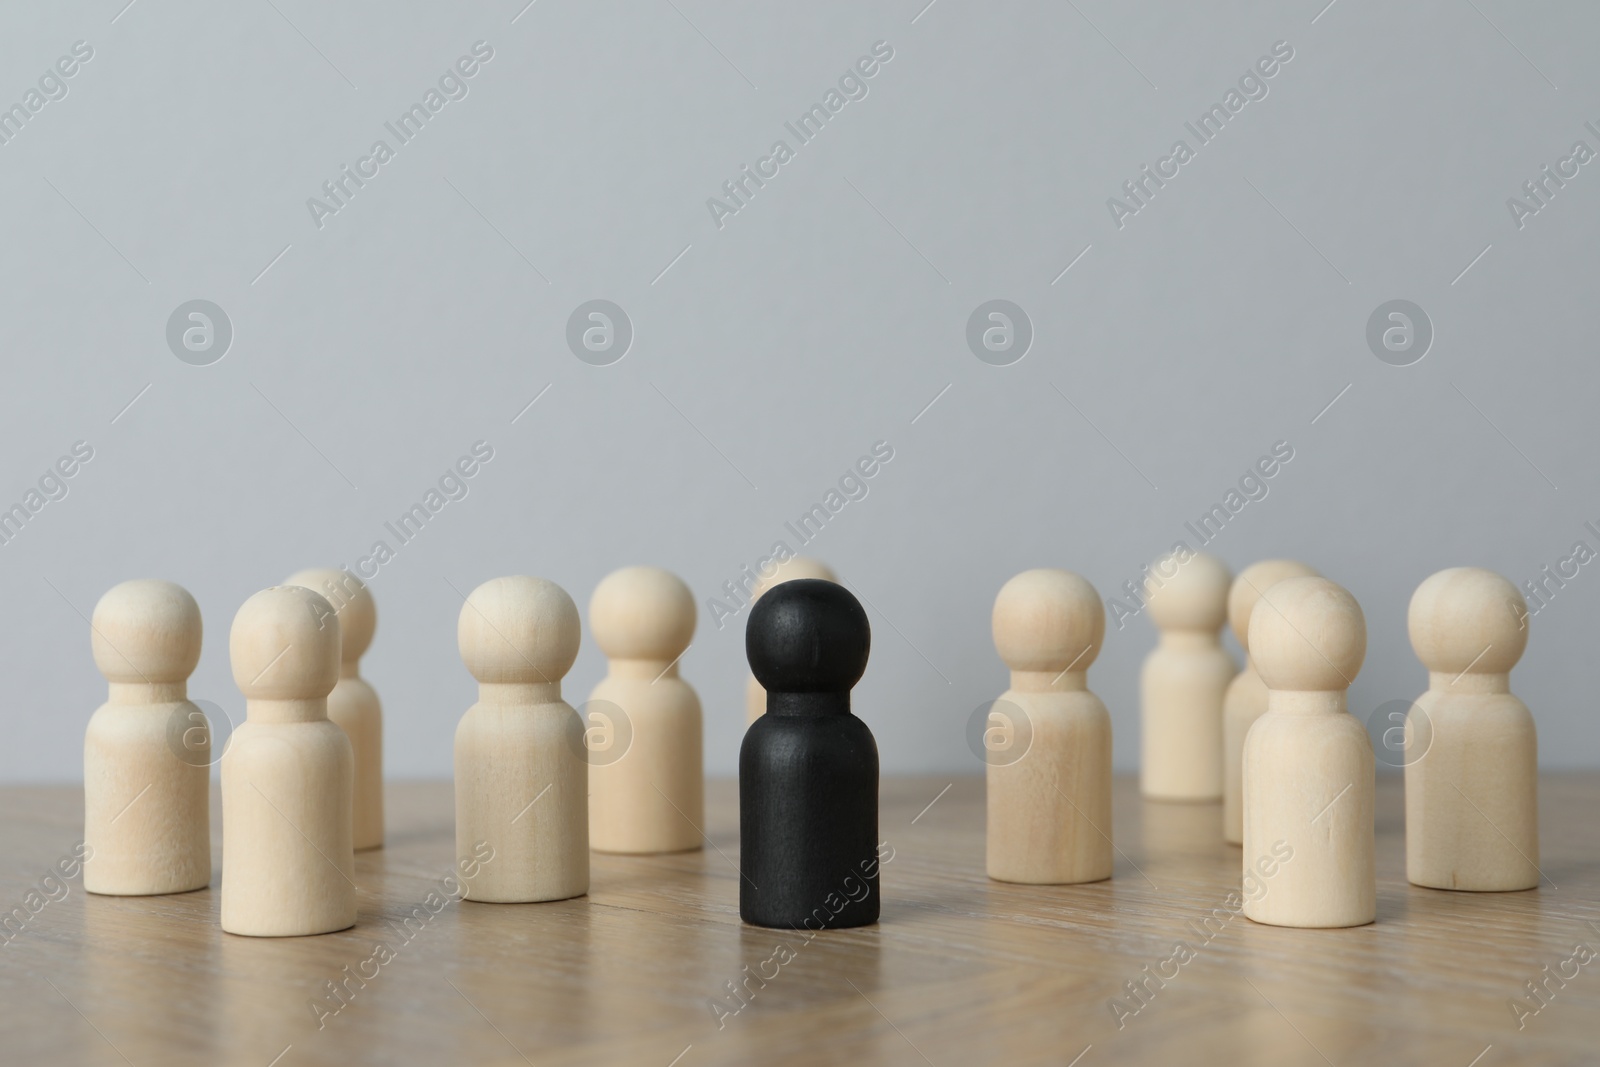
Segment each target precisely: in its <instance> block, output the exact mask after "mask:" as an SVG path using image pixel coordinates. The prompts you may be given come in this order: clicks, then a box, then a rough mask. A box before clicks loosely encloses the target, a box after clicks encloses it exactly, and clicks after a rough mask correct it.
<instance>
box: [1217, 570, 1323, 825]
mask: <svg viewBox="0 0 1600 1067" xmlns="http://www.w3.org/2000/svg"><path fill="white" fill-rule="evenodd" d="M1316 573H1317V572H1316V571H1315V570H1313V569H1312V568H1311V567H1308V566H1306V565H1305V564H1304V563H1300V562H1298V561H1296V560H1292V559H1266V560H1262V561H1260V562H1259V563H1252V564H1251V565H1250V566H1248V567H1246V568H1245V569H1244V570H1242V571H1240V572H1239V574H1238V576H1237V577H1236V578H1234V580H1233V585H1232V586H1231V587H1230V588H1229V589H1228V625H1229V627H1230V628H1231V629H1232V630H1233V636H1234V637H1235V638H1236V639H1237V640H1238V642H1239V647H1240V648H1242V649H1244V650H1245V661H1244V670H1242V671H1240V672H1239V673H1238V674H1237V675H1236V676H1234V679H1233V681H1232V682H1229V683H1228V689H1227V692H1225V693H1224V694H1223V697H1222V837H1223V840H1225V841H1227V842H1228V843H1229V844H1233V845H1242V844H1244V777H1243V776H1244V739H1245V737H1246V736H1247V735H1248V734H1249V733H1250V727H1251V726H1253V725H1254V724H1255V721H1256V720H1257V719H1259V718H1261V716H1262V715H1263V714H1264V713H1265V712H1266V710H1267V683H1266V682H1263V681H1262V680H1261V675H1260V674H1259V673H1258V672H1257V671H1256V665H1255V663H1254V661H1252V660H1251V659H1250V616H1251V614H1252V613H1254V611H1255V607H1256V603H1257V602H1258V601H1260V599H1261V594H1262V593H1264V592H1266V591H1267V590H1268V589H1271V588H1272V587H1273V586H1274V585H1276V584H1277V583H1279V582H1281V581H1283V580H1284V579H1286V578H1305V577H1314V576H1315V575H1316Z"/></svg>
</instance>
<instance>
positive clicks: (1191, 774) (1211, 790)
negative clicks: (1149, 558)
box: [1139, 553, 1238, 801]
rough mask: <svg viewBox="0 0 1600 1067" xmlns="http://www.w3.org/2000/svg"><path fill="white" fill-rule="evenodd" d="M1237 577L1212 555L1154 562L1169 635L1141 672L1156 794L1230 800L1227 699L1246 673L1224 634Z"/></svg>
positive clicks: (1148, 771)
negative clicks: (1225, 770) (1225, 763)
mask: <svg viewBox="0 0 1600 1067" xmlns="http://www.w3.org/2000/svg"><path fill="white" fill-rule="evenodd" d="M1231 579H1232V575H1230V574H1229V573H1228V568H1227V567H1226V566H1225V565H1224V564H1223V562H1222V561H1221V560H1219V559H1217V558H1216V557H1214V556H1208V555H1206V554H1205V553H1192V554H1176V555H1168V556H1165V557H1163V558H1162V559H1160V560H1157V561H1156V563H1155V564H1153V565H1152V566H1151V568H1150V575H1149V577H1148V578H1147V580H1146V582H1145V594H1146V597H1147V599H1148V602H1149V603H1148V607H1149V611H1150V618H1151V620H1152V621H1153V622H1154V623H1155V625H1156V627H1157V628H1158V629H1159V630H1160V632H1161V638H1160V642H1159V644H1157V646H1156V648H1155V649H1154V650H1153V651H1152V652H1151V653H1150V654H1149V655H1148V656H1147V657H1146V658H1145V661H1144V667H1143V669H1142V670H1141V671H1140V674H1139V702H1140V708H1141V715H1140V737H1139V749H1140V761H1139V789H1140V792H1142V793H1143V794H1144V795H1145V796H1146V797H1148V798H1150V799H1152V800H1185V801H1213V800H1221V799H1222V697H1223V694H1224V692H1226V690H1227V688H1228V683H1229V682H1231V681H1233V676H1234V675H1235V674H1236V673H1237V671H1238V667H1237V665H1236V664H1235V663H1234V662H1233V657H1232V656H1230V655H1228V653H1227V652H1225V651H1223V648H1222V644H1221V642H1220V640H1219V634H1220V632H1221V630H1222V625H1223V623H1224V622H1225V621H1226V619H1227V605H1228V586H1229V582H1230V581H1231Z"/></svg>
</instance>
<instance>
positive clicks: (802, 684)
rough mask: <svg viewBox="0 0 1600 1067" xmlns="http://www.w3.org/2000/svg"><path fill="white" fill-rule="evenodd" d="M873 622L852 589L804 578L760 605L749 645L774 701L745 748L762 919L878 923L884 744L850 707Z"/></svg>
mask: <svg viewBox="0 0 1600 1067" xmlns="http://www.w3.org/2000/svg"><path fill="white" fill-rule="evenodd" d="M871 636H872V631H871V627H870V626H869V625H868V622H867V615H866V612H865V611H863V610H862V608H861V605H860V603H859V602H858V601H857V600H856V598H855V597H854V596H852V595H851V594H850V592H849V590H847V589H845V588H844V587H843V586H840V585H836V584H834V583H833V582H830V581H826V580H824V579H816V578H801V579H796V580H793V581H788V582H784V583H782V584H781V585H777V586H774V587H773V588H772V589H770V590H768V591H767V593H766V594H765V595H764V596H763V597H762V598H761V599H760V600H759V601H758V602H757V603H756V605H755V607H754V608H752V609H751V612H750V617H749V620H748V621H747V623H746V625H745V652H746V655H747V656H748V658H749V660H750V667H751V669H752V670H753V671H754V672H755V676H756V678H757V679H758V680H759V681H760V682H761V683H762V687H763V688H764V689H766V691H767V711H766V714H765V715H762V716H761V717H760V718H758V719H757V720H756V721H755V722H754V723H752V724H751V725H750V728H749V729H748V730H747V731H746V732H745V735H744V743H743V745H742V746H741V747H740V749H739V874H740V878H739V916H740V918H742V919H743V920H744V921H745V922H747V923H750V924H752V925H754V926H767V927H776V928H781V929H800V928H805V929H810V930H820V929H838V928H842V927H851V926H865V925H868V924H870V923H875V922H877V921H878V913H879V861H878V746H877V743H876V742H875V741H874V740H873V737H872V731H871V730H869V729H868V728H867V724H866V723H864V722H862V721H861V720H860V719H858V718H857V717H856V716H855V715H854V714H853V713H852V712H851V710H850V689H851V687H852V686H854V685H855V683H856V682H857V681H858V680H859V679H860V678H861V675H862V673H863V672H864V671H865V670H866V666H867V656H868V652H869V649H870V645H871Z"/></svg>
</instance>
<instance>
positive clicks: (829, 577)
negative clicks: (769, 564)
mask: <svg viewBox="0 0 1600 1067" xmlns="http://www.w3.org/2000/svg"><path fill="white" fill-rule="evenodd" d="M796 578H820V579H821V580H823V581H825V582H837V581H838V580H839V576H838V575H836V574H834V573H833V568H831V567H829V566H828V565H827V564H826V563H823V562H822V561H821V560H815V559H810V558H808V557H806V556H790V557H789V558H788V559H786V560H784V561H783V562H781V563H778V564H776V565H775V566H774V567H773V570H772V573H771V574H770V575H768V576H766V577H764V578H761V579H760V580H758V581H757V582H756V587H755V591H754V592H753V593H752V594H751V599H752V600H759V599H761V594H762V593H765V592H766V591H767V590H768V589H771V588H772V587H773V586H775V585H780V584H782V583H784V582H789V581H793V580H794V579H796Z"/></svg>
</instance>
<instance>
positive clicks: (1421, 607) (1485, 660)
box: [1406, 567, 1528, 674]
mask: <svg viewBox="0 0 1600 1067" xmlns="http://www.w3.org/2000/svg"><path fill="white" fill-rule="evenodd" d="M1406 628H1407V629H1408V630H1409V631H1410V632H1411V647H1412V649H1413V650H1415V651H1416V653H1417V658H1418V659H1419V660H1421V661H1422V665H1423V666H1425V667H1427V668H1428V670H1430V671H1434V672H1439V673H1446V672H1448V673H1450V674H1463V673H1466V672H1467V671H1469V670H1470V671H1471V672H1472V673H1473V674H1507V673H1509V672H1510V670H1511V668H1512V667H1515V666H1516V665H1517V661H1518V660H1520V659H1521V658H1522V653H1523V650H1524V649H1526V648H1527V647H1528V602H1527V601H1526V600H1524V599H1522V594H1521V593H1519V592H1518V591H1517V587H1516V586H1514V585H1512V584H1511V583H1510V582H1509V581H1507V580H1506V579H1505V578H1502V577H1501V576H1500V575H1498V574H1496V573H1495V572H1494V571H1490V570H1484V569H1483V568H1482V567H1451V568H1449V569H1448V570H1442V571H1440V572H1439V573H1437V574H1434V575H1431V576H1430V577H1429V578H1428V579H1427V580H1426V581H1424V582H1423V583H1422V584H1421V585H1419V586H1417V591H1416V592H1415V593H1413V594H1411V609H1410V611H1409V612H1407V617H1406Z"/></svg>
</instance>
